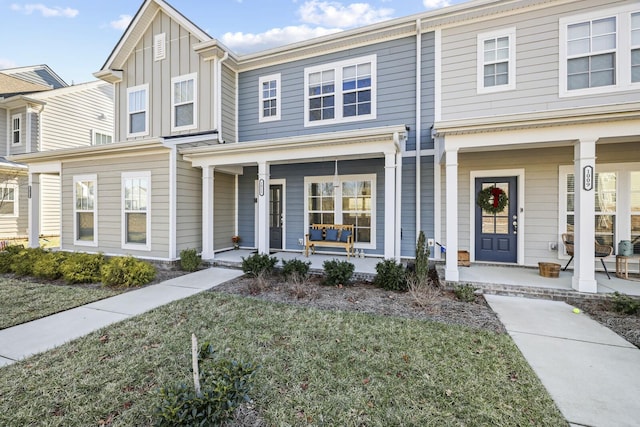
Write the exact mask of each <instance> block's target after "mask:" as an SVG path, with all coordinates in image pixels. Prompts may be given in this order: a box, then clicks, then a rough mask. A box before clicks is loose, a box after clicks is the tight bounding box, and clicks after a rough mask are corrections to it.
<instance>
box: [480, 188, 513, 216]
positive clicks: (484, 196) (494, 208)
mask: <svg viewBox="0 0 640 427" xmlns="http://www.w3.org/2000/svg"><path fill="white" fill-rule="evenodd" d="M476 203H477V204H478V206H480V208H481V209H482V210H484V211H487V212H489V213H492V214H496V213H498V212H502V210H503V209H504V207H505V206H507V203H509V197H507V193H505V192H504V190H503V189H502V188H499V187H496V186H491V187H487V188H485V189H484V190H482V191H480V192H479V193H478V198H477V201H476Z"/></svg>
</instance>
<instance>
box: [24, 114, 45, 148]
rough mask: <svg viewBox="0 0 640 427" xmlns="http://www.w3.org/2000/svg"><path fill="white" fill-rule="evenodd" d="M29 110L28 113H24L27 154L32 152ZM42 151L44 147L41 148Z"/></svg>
mask: <svg viewBox="0 0 640 427" xmlns="http://www.w3.org/2000/svg"><path fill="white" fill-rule="evenodd" d="M29 110H30V109H29V108H27V111H26V112H25V113H24V118H25V119H24V122H25V123H24V127H25V133H24V134H25V138H24V139H25V144H26V148H25V150H26V152H27V153H30V152H31V151H32V150H31V148H32V147H31V113H30V112H29ZM40 149H42V147H40Z"/></svg>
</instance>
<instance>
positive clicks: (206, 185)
mask: <svg viewBox="0 0 640 427" xmlns="http://www.w3.org/2000/svg"><path fill="white" fill-rule="evenodd" d="M214 173H215V170H214V168H213V167H212V166H203V167H202V259H213V258H214V253H213V251H214V241H213V239H214V230H213V228H214V227H213V220H214V218H213V216H214V209H213V199H214V194H213V192H214V189H213V188H214V186H213V184H214V182H213V180H214Z"/></svg>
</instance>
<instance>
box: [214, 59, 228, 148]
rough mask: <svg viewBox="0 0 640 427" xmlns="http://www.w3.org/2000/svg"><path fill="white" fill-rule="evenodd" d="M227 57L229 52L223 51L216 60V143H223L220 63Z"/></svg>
mask: <svg viewBox="0 0 640 427" xmlns="http://www.w3.org/2000/svg"><path fill="white" fill-rule="evenodd" d="M228 58H229V52H225V53H224V55H223V56H222V58H220V59H218V60H216V77H217V82H216V86H217V87H216V89H217V90H216V94H215V96H216V99H215V105H216V115H215V119H216V123H215V126H214V127H215V128H216V129H217V130H218V143H219V144H223V143H224V139H222V63H223V62H224V61H226V60H227V59H228Z"/></svg>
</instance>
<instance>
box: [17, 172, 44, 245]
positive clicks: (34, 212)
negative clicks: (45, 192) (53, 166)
mask: <svg viewBox="0 0 640 427" xmlns="http://www.w3.org/2000/svg"><path fill="white" fill-rule="evenodd" d="M27 196H28V198H29V201H28V204H29V218H28V229H27V235H28V237H29V247H30V248H38V247H40V174H39V173H32V172H29V187H28V188H27ZM16 203H18V201H17V200H16Z"/></svg>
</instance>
